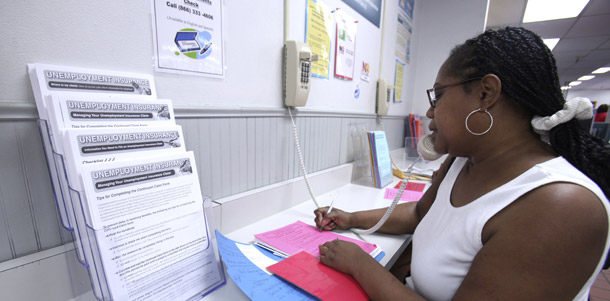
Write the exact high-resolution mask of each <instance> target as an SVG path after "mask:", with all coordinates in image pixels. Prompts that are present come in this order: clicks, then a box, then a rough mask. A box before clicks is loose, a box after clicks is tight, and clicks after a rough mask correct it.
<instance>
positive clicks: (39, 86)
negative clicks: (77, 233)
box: [28, 63, 157, 263]
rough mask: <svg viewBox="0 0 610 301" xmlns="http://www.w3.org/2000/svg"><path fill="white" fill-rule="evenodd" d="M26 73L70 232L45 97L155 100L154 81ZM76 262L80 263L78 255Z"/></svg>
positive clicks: (50, 68) (65, 70) (82, 72)
mask: <svg viewBox="0 0 610 301" xmlns="http://www.w3.org/2000/svg"><path fill="white" fill-rule="evenodd" d="M28 73H29V76H30V82H31V84H32V91H33V92H34V99H35V101H36V108H37V109H38V116H39V118H40V119H39V127H40V131H41V134H42V142H43V146H44V149H45V156H46V159H47V165H48V168H49V175H50V176H51V182H52V185H53V192H54V196H55V199H56V202H57V206H58V210H59V214H60V217H61V222H62V225H63V226H64V227H65V228H66V229H68V230H74V229H73V225H72V223H73V219H71V218H70V217H71V215H72V214H73V213H72V212H71V211H72V210H71V208H69V204H66V203H67V201H66V199H67V198H68V191H67V188H66V186H67V185H66V183H65V180H64V178H65V174H62V172H63V170H64V166H63V165H62V164H63V163H62V162H61V159H60V158H58V157H57V156H56V154H57V152H56V151H55V149H54V148H53V142H54V141H53V140H52V138H51V136H52V133H53V130H52V129H50V128H49V127H50V124H49V118H48V117H49V116H48V111H49V108H48V106H47V104H46V102H45V98H46V97H47V96H49V95H52V94H55V93H58V92H61V91H70V92H77V91H78V92H86V93H94V94H105V95H132V96H134V97H136V96H138V97H140V98H143V99H156V97H157V92H156V89H155V85H154V80H153V77H152V76H151V75H147V74H139V73H130V72H118V71H108V70H97V69H89V68H75V67H68V66H57V65H49V64H39V63H34V64H28ZM60 154H61V153H60ZM79 260H80V261H81V262H83V258H82V256H81V255H80V254H79ZM83 263H84V262H83Z"/></svg>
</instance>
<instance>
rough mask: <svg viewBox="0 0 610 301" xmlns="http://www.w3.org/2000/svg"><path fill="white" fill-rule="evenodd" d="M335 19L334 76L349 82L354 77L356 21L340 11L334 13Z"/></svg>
mask: <svg viewBox="0 0 610 301" xmlns="http://www.w3.org/2000/svg"><path fill="white" fill-rule="evenodd" d="M335 18H336V20H337V21H336V23H337V32H336V42H335V45H336V46H335V76H337V77H340V78H343V79H349V80H351V79H352V78H353V77H354V61H355V55H356V32H357V30H358V21H356V20H355V19H354V18H352V17H351V16H350V15H348V14H347V13H346V12H344V11H342V10H337V11H336V15H335Z"/></svg>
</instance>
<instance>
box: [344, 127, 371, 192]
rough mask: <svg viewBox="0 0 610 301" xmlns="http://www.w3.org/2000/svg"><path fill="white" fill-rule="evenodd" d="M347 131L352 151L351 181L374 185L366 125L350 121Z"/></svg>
mask: <svg viewBox="0 0 610 301" xmlns="http://www.w3.org/2000/svg"><path fill="white" fill-rule="evenodd" d="M349 131H350V137H351V139H352V145H353V151H354V167H353V170H352V183H354V184H358V185H363V186H370V187H375V184H374V182H373V168H372V167H371V151H370V147H369V142H368V136H367V129H366V125H365V124H364V123H351V124H350V125H349Z"/></svg>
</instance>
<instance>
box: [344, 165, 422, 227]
mask: <svg viewBox="0 0 610 301" xmlns="http://www.w3.org/2000/svg"><path fill="white" fill-rule="evenodd" d="M421 159H422V156H419V157H417V159H416V160H415V161H413V163H411V165H409V167H407V172H406V177H405V180H404V181H402V183H401V184H400V187H399V188H398V193H396V196H395V197H394V200H393V201H392V205H390V207H388V210H386V212H385V213H384V214H383V216H382V217H381V219H380V220H379V221H378V222H377V224H375V226H373V227H371V228H370V229H366V230H363V229H351V231H352V232H354V233H356V234H371V233H373V232H375V231H377V230H379V228H381V226H383V224H385V222H386V221H387V220H388V218H390V214H392V212H393V211H394V209H395V208H396V205H397V204H398V201H399V200H400V197H401V196H402V193H403V192H404V191H405V189H406V188H407V184H409V179H410V178H411V172H413V166H415V163H417V162H418V161H419V160H421Z"/></svg>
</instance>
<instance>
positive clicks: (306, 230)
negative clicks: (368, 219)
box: [254, 221, 377, 257]
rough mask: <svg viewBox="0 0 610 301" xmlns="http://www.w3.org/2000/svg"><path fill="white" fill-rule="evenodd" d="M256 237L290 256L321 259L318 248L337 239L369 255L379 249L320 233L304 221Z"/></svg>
mask: <svg viewBox="0 0 610 301" xmlns="http://www.w3.org/2000/svg"><path fill="white" fill-rule="evenodd" d="M254 237H256V239H258V240H260V241H262V242H264V243H266V244H268V245H270V246H272V247H274V248H276V249H278V250H280V251H282V252H284V253H286V254H289V255H294V254H296V253H298V252H300V251H305V252H307V253H309V254H311V255H313V256H316V257H320V250H319V249H318V247H319V246H320V245H321V244H323V243H325V242H327V241H331V240H335V239H340V240H345V241H351V242H353V243H355V244H357V245H358V246H360V248H362V250H364V251H365V252H367V253H369V254H370V253H371V252H373V251H375V249H377V246H376V245H374V244H371V243H368V242H364V241H361V240H358V239H353V238H350V237H347V236H343V235H340V234H337V233H334V232H330V231H320V230H319V229H317V228H316V227H314V226H311V225H308V224H306V223H304V222H302V221H296V222H294V223H292V224H290V225H287V226H284V227H281V228H278V229H275V230H271V231H268V232H263V233H260V234H256V235H254Z"/></svg>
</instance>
